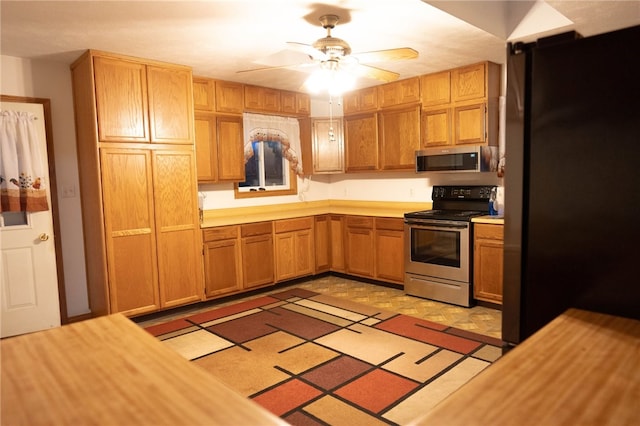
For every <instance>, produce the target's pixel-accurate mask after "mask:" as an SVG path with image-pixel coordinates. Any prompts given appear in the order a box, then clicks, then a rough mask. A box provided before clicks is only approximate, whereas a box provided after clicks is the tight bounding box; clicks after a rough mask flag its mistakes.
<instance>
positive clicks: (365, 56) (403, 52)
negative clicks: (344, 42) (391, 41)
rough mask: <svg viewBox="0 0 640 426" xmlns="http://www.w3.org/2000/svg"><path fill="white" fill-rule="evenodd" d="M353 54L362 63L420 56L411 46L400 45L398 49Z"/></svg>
mask: <svg viewBox="0 0 640 426" xmlns="http://www.w3.org/2000/svg"><path fill="white" fill-rule="evenodd" d="M351 56H353V57H355V58H356V59H358V61H359V62H360V63H369V62H380V61H398V60H402V59H414V58H417V57H418V52H417V51H415V50H414V49H412V48H410V47H399V48H397V49H387V50H373V51H371V52H361V53H352V54H351Z"/></svg>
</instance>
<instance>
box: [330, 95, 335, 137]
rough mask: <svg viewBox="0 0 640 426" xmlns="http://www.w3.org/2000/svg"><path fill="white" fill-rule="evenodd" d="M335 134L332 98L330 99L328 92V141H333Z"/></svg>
mask: <svg viewBox="0 0 640 426" xmlns="http://www.w3.org/2000/svg"><path fill="white" fill-rule="evenodd" d="M335 141H336V135H335V133H334V131H333V100H332V99H331V93H329V142H335Z"/></svg>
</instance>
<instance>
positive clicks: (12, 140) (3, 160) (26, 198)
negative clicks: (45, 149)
mask: <svg viewBox="0 0 640 426" xmlns="http://www.w3.org/2000/svg"><path fill="white" fill-rule="evenodd" d="M35 119H36V118H35V116H34V115H33V114H31V113H29V112H18V111H0V199H1V200H0V201H1V202H0V212H18V211H24V212H39V211H45V210H49V205H48V203H47V192H46V190H45V176H46V175H47V174H46V169H45V168H44V166H43V164H42V155H41V154H42V153H41V149H40V147H41V146H42V145H41V143H40V140H39V137H38V132H37V129H36V126H35V123H34V120H35Z"/></svg>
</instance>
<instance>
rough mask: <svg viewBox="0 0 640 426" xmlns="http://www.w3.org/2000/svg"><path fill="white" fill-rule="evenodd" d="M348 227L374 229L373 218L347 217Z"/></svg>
mask: <svg viewBox="0 0 640 426" xmlns="http://www.w3.org/2000/svg"><path fill="white" fill-rule="evenodd" d="M347 227H349V228H369V229H373V218H372V217H367V216H349V217H347Z"/></svg>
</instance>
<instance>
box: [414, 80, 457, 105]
mask: <svg viewBox="0 0 640 426" xmlns="http://www.w3.org/2000/svg"><path fill="white" fill-rule="evenodd" d="M420 87H421V89H420V90H421V100H422V107H423V108H425V107H430V106H434V105H449V103H451V71H443V72H438V73H434V74H427V75H423V76H421V77H420Z"/></svg>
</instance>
